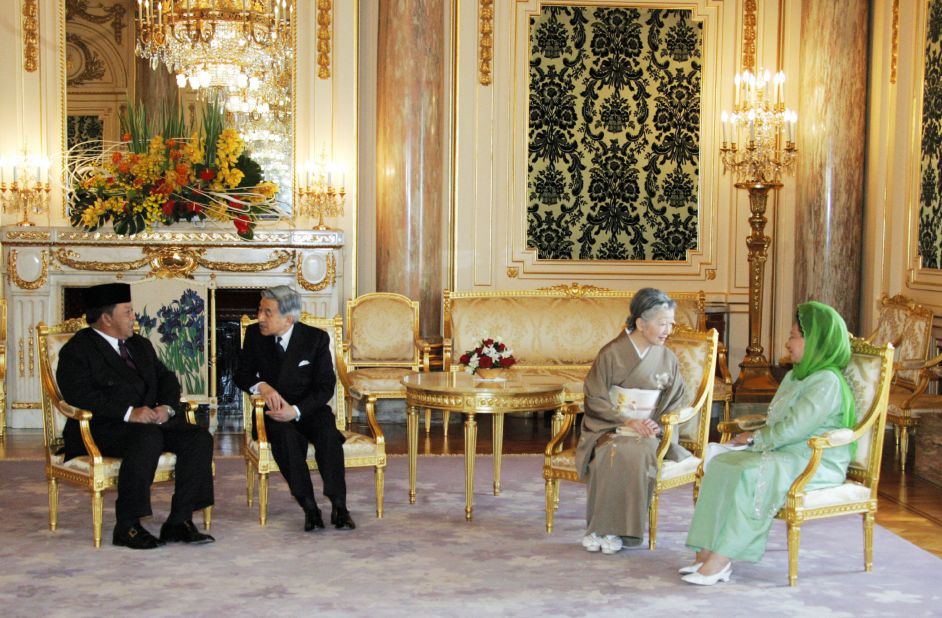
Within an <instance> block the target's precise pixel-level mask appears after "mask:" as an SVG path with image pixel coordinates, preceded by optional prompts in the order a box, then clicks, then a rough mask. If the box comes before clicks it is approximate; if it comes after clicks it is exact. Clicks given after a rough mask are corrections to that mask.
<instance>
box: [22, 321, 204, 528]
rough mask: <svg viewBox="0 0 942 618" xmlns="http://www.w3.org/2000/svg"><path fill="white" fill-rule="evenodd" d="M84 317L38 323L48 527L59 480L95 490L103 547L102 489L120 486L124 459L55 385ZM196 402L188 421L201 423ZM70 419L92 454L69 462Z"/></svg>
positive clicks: (168, 466) (160, 466) (167, 475)
mask: <svg viewBox="0 0 942 618" xmlns="http://www.w3.org/2000/svg"><path fill="white" fill-rule="evenodd" d="M85 326H86V323H85V319H84V318H74V319H72V320H68V321H66V322H63V323H61V324H58V325H55V326H47V325H46V324H45V323H44V322H40V323H39V324H38V325H37V326H36V335H37V339H38V342H39V370H40V379H41V381H42V411H43V441H44V443H45V452H46V481H47V483H48V486H49V529H50V530H53V531H54V530H55V529H56V527H57V525H58V505H59V482H60V481H62V482H65V483H68V484H70V485H75V486H77V487H81V488H84V489H86V490H87V491H89V492H91V494H92V538H93V540H94V542H95V547H100V546H101V526H102V492H103V491H105V490H106V489H110V488H112V487H117V485H118V470H119V469H120V468H121V459H120V458H119V457H104V456H102V455H101V452H100V451H99V450H98V446H97V445H96V444H95V441H94V439H93V438H92V433H91V429H90V428H89V421H91V419H92V413H91V412H89V411H88V410H82V409H80V408H76V407H75V406H71V405H69V404H67V403H66V402H65V401H64V400H63V399H62V395H61V394H60V393H59V386H58V385H57V384H56V366H57V364H58V361H59V351H60V350H61V349H62V346H63V345H65V343H66V342H67V341H68V340H69V339H71V338H72V335H74V334H75V333H76V332H78V331H79V330H81V329H82V328H85ZM196 405H197V404H196V402H189V401H188V402H187V411H186V415H187V420H188V421H189V422H190V423H193V424H196V416H195V411H196ZM67 418H71V419H75V420H76V421H78V423H79V428H80V430H81V432H82V441H83V442H84V443H85V450H86V452H87V453H88V455H83V456H81V457H75V458H73V459H70V460H68V461H64V459H63V456H62V455H61V454H60V451H61V449H62V447H63V441H62V429H63V427H64V426H65V421H66V419H67ZM176 461H177V456H176V455H175V454H173V453H169V452H168V453H163V454H162V455H161V456H160V460H159V461H158V463H157V472H156V473H155V474H154V482H155V483H158V482H162V481H170V480H172V479H173V478H174V472H175V466H176ZM212 508H213V507H211V506H210V507H206V508H205V509H203V524H204V527H205V528H206V529H207V530H208V529H209V527H210V525H211V523H212Z"/></svg>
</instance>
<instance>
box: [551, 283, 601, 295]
mask: <svg viewBox="0 0 942 618" xmlns="http://www.w3.org/2000/svg"><path fill="white" fill-rule="evenodd" d="M540 291H541V292H553V293H558V294H565V295H567V296H570V297H572V298H582V297H583V296H591V295H592V294H598V293H609V292H611V291H612V290H609V289H608V288H600V287H598V286H595V285H581V284H579V283H576V282H572V283H570V284H566V283H562V284H560V285H553V286H550V287H546V288H540Z"/></svg>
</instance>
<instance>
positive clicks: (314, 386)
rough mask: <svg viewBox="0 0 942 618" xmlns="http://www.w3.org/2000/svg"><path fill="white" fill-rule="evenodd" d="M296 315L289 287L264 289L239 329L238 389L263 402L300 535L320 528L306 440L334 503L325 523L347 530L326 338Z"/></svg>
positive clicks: (339, 440) (298, 304) (298, 303)
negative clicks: (252, 320) (252, 316)
mask: <svg viewBox="0 0 942 618" xmlns="http://www.w3.org/2000/svg"><path fill="white" fill-rule="evenodd" d="M300 317H301V296H300V295H299V294H298V293H297V292H296V291H295V290H293V289H292V288H290V287H288V286H286V285H280V286H277V287H274V288H271V289H268V290H263V291H262V299H261V301H260V303H259V306H258V324H253V325H251V326H249V328H248V329H247V330H246V332H245V342H244V344H243V345H242V351H241V353H240V354H239V368H238V370H237V371H236V384H238V385H239V388H241V389H242V390H244V391H246V392H249V393H251V394H253V395H260V396H262V397H264V399H265V404H266V410H265V432H266V433H267V434H268V440H269V442H270V443H271V448H272V455H273V456H274V458H275V462H276V463H277V464H278V467H279V468H280V469H281V474H282V475H283V476H284V477H285V480H286V481H288V487H289V488H290V489H291V495H292V496H294V498H295V500H297V501H298V504H300V505H301V508H302V509H304V530H305V531H311V530H315V529H317V528H323V527H324V520H323V519H322V517H321V512H320V509H318V508H317V502H316V501H315V499H314V486H313V485H312V484H311V473H310V471H309V470H308V468H307V464H306V458H307V448H308V443H309V442H310V443H312V444H313V445H314V458H315V460H316V461H317V469H318V470H320V473H321V479H322V480H323V481H324V495H325V496H327V497H328V498H329V499H330V502H331V505H332V508H331V512H330V523H331V524H333V525H334V527H336V528H341V529H342V528H347V529H351V530H352V529H353V528H356V524H354V523H353V518H352V517H351V516H350V512H349V511H348V510H347V486H346V481H345V480H344V464H343V442H344V437H343V434H342V433H340V431H339V430H338V429H337V424H336V422H337V421H336V417H335V416H334V413H333V412H332V411H331V409H330V406H329V405H328V402H329V401H330V398H331V397H332V396H333V394H334V386H335V385H336V381H337V378H336V376H335V375H334V366H333V361H332V360H331V355H330V337H329V336H328V335H327V333H325V332H324V331H322V330H320V329H317V328H313V327H311V326H308V325H306V324H302V323H300V322H299V321H298V320H299V318H300Z"/></svg>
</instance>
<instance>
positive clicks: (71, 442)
mask: <svg viewBox="0 0 942 618" xmlns="http://www.w3.org/2000/svg"><path fill="white" fill-rule="evenodd" d="M84 298H85V306H86V312H85V319H86V321H87V322H88V323H89V324H90V325H91V326H90V327H89V328H84V329H82V330H80V331H79V332H77V333H75V335H74V336H73V337H72V338H71V339H70V340H69V341H68V342H67V343H66V344H65V345H64V346H63V347H62V350H61V351H60V352H59V364H58V367H57V368H56V381H57V382H58V384H59V390H60V391H61V392H62V396H63V398H64V399H65V400H66V401H67V402H68V403H69V404H71V405H73V406H76V407H79V408H83V409H86V410H88V411H90V412H92V414H93V416H92V420H91V422H90V428H91V432H92V437H93V438H94V440H95V443H96V444H97V445H98V448H99V449H100V450H101V454H102V455H105V456H106V457H121V458H122V460H121V469H120V470H119V472H118V498H117V500H116V501H115V520H116V521H115V527H114V536H113V537H112V543H113V544H114V545H119V546H124V547H130V548H131V549H153V548H155V547H159V546H160V545H163V544H164V543H168V542H182V543H210V542H212V541H213V540H214V539H213V537H211V536H210V535H208V534H202V533H200V532H199V531H198V530H197V529H196V526H194V525H193V521H192V519H193V511H194V510H197V509H202V508H205V507H207V506H211V505H212V504H213V470H212V465H213V438H212V436H211V435H210V434H209V432H208V431H206V430H205V429H203V428H202V427H197V426H195V425H190V424H188V423H187V422H186V417H185V415H184V414H183V413H182V412H183V411H182V410H181V409H180V382H179V381H178V380H177V377H176V375H174V374H173V372H171V371H170V370H169V369H167V367H165V366H164V364H163V363H162V362H160V359H158V358H157V354H156V352H155V351H154V346H153V345H151V343H150V341H148V340H147V339H145V338H144V337H141V336H140V335H137V334H135V333H134V309H133V308H132V306H131V287H130V286H129V285H127V284H126V283H108V284H104V285H96V286H94V287H91V288H88V289H86V290H85V293H84ZM62 437H63V440H64V442H65V453H64V456H65V459H66V460H68V459H72V458H73V457H78V456H80V455H86V454H87V453H86V451H85V445H84V443H83V442H82V436H81V433H80V431H79V426H78V423H77V422H76V421H74V420H72V419H69V420H68V421H67V422H66V424H65V428H64V430H63V432H62ZM164 451H170V452H172V453H176V456H177V462H176V486H175V489H174V494H173V501H172V503H171V506H170V515H169V516H168V517H167V521H166V522H165V523H164V524H163V526H161V528H160V539H159V540H158V539H157V538H156V537H154V536H153V535H152V534H151V533H150V532H148V531H147V529H145V528H144V527H143V526H142V525H141V522H140V519H141V517H147V516H149V515H151V506H150V486H151V484H152V483H153V480H154V473H155V471H156V470H157V463H158V460H159V459H160V454H161V453H162V452H164Z"/></svg>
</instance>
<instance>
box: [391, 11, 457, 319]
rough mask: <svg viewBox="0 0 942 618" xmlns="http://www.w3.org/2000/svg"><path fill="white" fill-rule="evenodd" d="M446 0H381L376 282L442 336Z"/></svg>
mask: <svg viewBox="0 0 942 618" xmlns="http://www.w3.org/2000/svg"><path fill="white" fill-rule="evenodd" d="M443 29H444V0H380V2H379V35H378V38H379V40H378V51H377V56H378V63H377V94H376V96H377V106H376V113H377V118H376V133H377V135H376V142H377V143H376V175H377V186H376V202H377V203H376V288H377V291H381V292H397V293H399V294H404V295H406V296H408V297H410V298H412V299H413V300H418V301H419V302H420V303H421V305H420V309H421V316H420V319H421V330H422V334H423V336H433V335H439V334H441V303H442V288H443V285H444V282H443V280H442V276H443V275H442V273H443V268H442V264H443V261H444V258H443V254H442V251H443V247H444V243H443V217H444V209H445V204H444V203H443V195H444V191H443V187H442V182H443V178H444V174H443V170H442V165H443V154H444V150H443V149H444V135H443V126H444V125H443V121H444V118H445V116H444V110H443V101H444V96H443V95H444V93H443V87H444V86H443V82H444V55H445V49H444V31H443Z"/></svg>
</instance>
